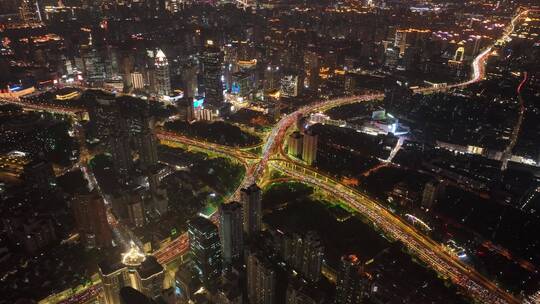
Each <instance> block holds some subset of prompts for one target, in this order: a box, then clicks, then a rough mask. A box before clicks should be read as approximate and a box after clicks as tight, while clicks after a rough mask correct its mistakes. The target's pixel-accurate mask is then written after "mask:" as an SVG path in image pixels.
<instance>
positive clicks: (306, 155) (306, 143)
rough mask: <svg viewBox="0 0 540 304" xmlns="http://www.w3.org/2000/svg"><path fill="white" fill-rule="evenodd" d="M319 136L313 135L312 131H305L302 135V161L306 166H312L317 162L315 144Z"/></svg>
mask: <svg viewBox="0 0 540 304" xmlns="http://www.w3.org/2000/svg"><path fill="white" fill-rule="evenodd" d="M318 138H319V136H318V135H317V134H315V133H313V131H312V130H307V131H306V133H305V134H304V139H303V145H302V160H304V161H305V162H306V163H307V164H308V165H311V164H313V163H314V162H315V161H316V160H317V142H318Z"/></svg>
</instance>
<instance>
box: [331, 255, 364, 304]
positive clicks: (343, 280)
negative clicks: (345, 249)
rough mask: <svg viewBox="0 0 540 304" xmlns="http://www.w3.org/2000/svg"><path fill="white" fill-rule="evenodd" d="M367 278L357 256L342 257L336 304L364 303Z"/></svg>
mask: <svg viewBox="0 0 540 304" xmlns="http://www.w3.org/2000/svg"><path fill="white" fill-rule="evenodd" d="M366 285H367V283H366V277H365V273H364V270H363V268H362V265H361V263H360V260H359V259H358V257H357V256H356V255H353V254H351V255H345V256H342V257H341V265H340V269H339V272H338V278H337V282H336V304H358V303H362V297H363V294H364V290H365V288H366V287H367V286H366Z"/></svg>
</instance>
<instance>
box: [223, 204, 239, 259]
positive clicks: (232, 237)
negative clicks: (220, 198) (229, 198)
mask: <svg viewBox="0 0 540 304" xmlns="http://www.w3.org/2000/svg"><path fill="white" fill-rule="evenodd" d="M219 214H220V227H219V232H220V237H221V252H222V254H223V262H224V264H225V265H230V264H232V263H233V262H234V261H237V260H238V259H239V258H240V256H241V255H242V250H243V246H244V242H243V228H242V225H243V223H242V205H241V204H240V203H239V202H231V203H228V204H221V205H220V209H219Z"/></svg>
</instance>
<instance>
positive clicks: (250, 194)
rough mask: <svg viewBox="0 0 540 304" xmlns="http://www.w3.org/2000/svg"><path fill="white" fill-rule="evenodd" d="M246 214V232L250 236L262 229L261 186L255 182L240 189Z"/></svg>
mask: <svg viewBox="0 0 540 304" xmlns="http://www.w3.org/2000/svg"><path fill="white" fill-rule="evenodd" d="M240 193H241V197H242V205H243V208H242V209H243V214H244V216H243V217H244V219H243V221H244V233H245V235H246V236H247V237H248V238H250V237H252V236H254V235H255V234H257V233H258V232H259V231H261V229H262V206H261V205H262V202H261V199H262V198H261V188H259V187H258V186H257V185H256V184H253V185H251V186H249V187H247V188H243V189H242V190H240Z"/></svg>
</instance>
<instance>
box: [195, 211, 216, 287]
mask: <svg viewBox="0 0 540 304" xmlns="http://www.w3.org/2000/svg"><path fill="white" fill-rule="evenodd" d="M188 235H189V248H190V251H191V254H192V256H193V262H194V263H195V267H196V269H197V271H198V273H199V279H200V280H201V282H202V283H203V285H204V286H205V288H206V289H208V290H211V291H212V290H215V289H216V287H217V284H218V283H219V278H220V276H221V244H220V241H219V233H218V229H217V227H216V225H214V223H212V222H211V221H210V220H208V219H205V218H203V217H196V218H194V219H192V220H191V221H189V223H188Z"/></svg>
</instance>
